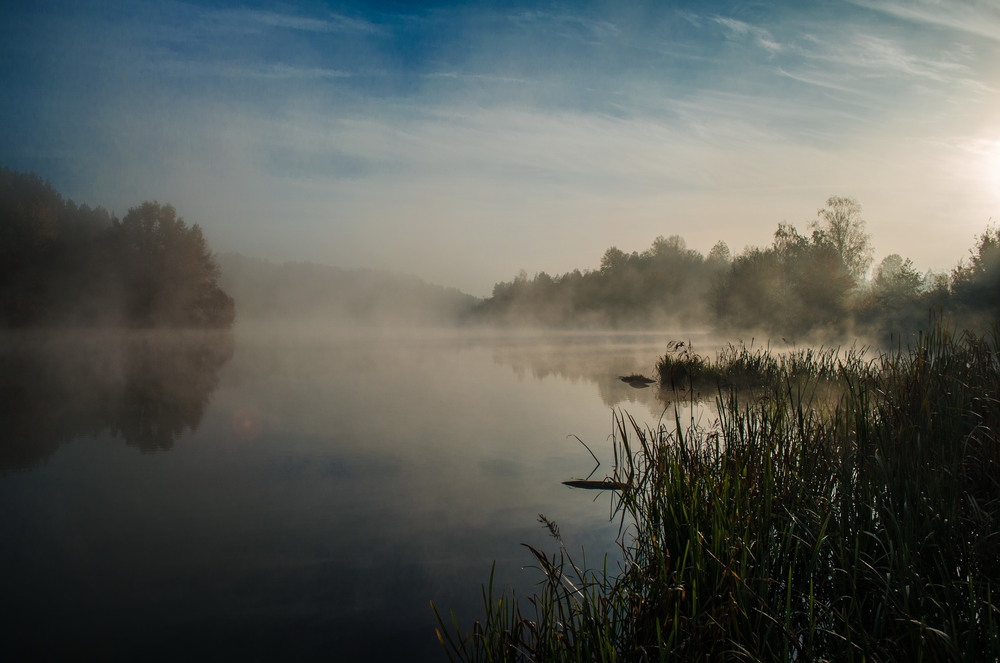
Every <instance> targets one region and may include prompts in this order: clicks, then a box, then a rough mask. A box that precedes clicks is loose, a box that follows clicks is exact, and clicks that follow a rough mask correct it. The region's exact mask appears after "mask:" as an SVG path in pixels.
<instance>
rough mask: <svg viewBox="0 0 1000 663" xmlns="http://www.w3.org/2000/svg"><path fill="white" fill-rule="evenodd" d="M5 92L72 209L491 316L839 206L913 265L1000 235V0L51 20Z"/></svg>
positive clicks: (419, 7) (25, 150)
mask: <svg viewBox="0 0 1000 663" xmlns="http://www.w3.org/2000/svg"><path fill="white" fill-rule="evenodd" d="M0 76H2V78H0V80H2V82H3V87H4V91H5V95H4V97H5V103H3V104H2V105H0V166H5V167H8V168H12V169H14V170H18V171H30V172H34V173H37V174H39V175H40V176H42V177H43V178H45V179H47V180H48V181H50V182H51V183H52V184H53V186H54V187H55V188H56V189H57V190H58V191H59V192H60V193H62V194H63V195H64V196H66V197H68V198H70V199H72V200H73V201H75V202H77V203H79V204H88V205H90V206H98V205H100V206H103V207H105V208H107V209H109V210H111V211H112V212H114V213H115V214H117V215H118V216H122V215H124V214H125V213H126V212H127V211H128V209H129V208H130V207H133V206H137V205H139V204H140V203H142V202H143V201H146V200H156V201H159V202H161V203H170V204H172V205H174V207H176V208H177V210H178V213H179V214H180V215H181V216H183V217H184V218H185V220H187V221H188V222H189V223H198V224H199V225H201V227H202V228H203V230H204V231H205V234H206V237H207V238H208V240H209V243H210V245H211V247H212V248H213V249H214V250H215V251H216V252H230V251H235V252H240V253H243V254H245V255H249V256H257V257H263V258H269V259H271V260H276V261H285V260H294V261H312V262H319V263H324V264H330V265H336V266H340V267H344V268H373V269H388V270H392V271H396V272H401V273H407V274H415V275H417V276H419V277H421V278H423V279H425V280H427V281H429V282H432V283H438V284H441V285H446V286H453V287H457V288H460V289H462V290H464V291H466V292H469V293H471V294H475V295H479V296H487V295H489V294H490V292H491V291H492V288H493V285H494V284H495V283H496V282H498V281H509V280H510V279H512V278H513V277H514V276H515V275H516V274H517V273H518V272H519V270H522V269H523V270H525V271H526V272H527V273H528V274H529V275H533V274H535V273H537V272H540V271H546V272H548V273H549V274H552V275H555V274H560V273H564V272H567V271H570V270H572V269H575V268H580V269H593V268H597V267H598V266H599V264H600V259H601V256H602V255H603V253H604V251H605V250H606V249H607V248H608V247H610V246H617V247H618V248H620V249H622V250H623V251H626V252H631V251H640V252H641V251H643V250H645V249H646V248H648V247H649V246H650V245H651V244H652V242H653V240H654V239H655V238H656V237H657V236H659V235H662V236H667V237H669V236H671V235H680V236H681V237H683V238H684V239H685V240H686V242H687V245H688V247H689V248H692V249H696V250H698V251H701V252H702V253H706V254H707V253H708V251H709V250H710V249H711V248H712V246H713V245H714V244H715V243H716V242H717V241H719V240H723V241H725V242H726V243H727V244H728V245H729V247H730V248H731V250H732V251H733V252H734V253H739V252H740V251H742V250H743V249H744V248H745V247H747V246H764V245H768V244H770V242H771V239H772V235H773V233H774V230H775V229H776V227H777V225H778V223H783V222H786V223H792V224H794V225H795V226H796V227H797V228H799V230H800V231H803V232H804V231H807V230H808V226H809V223H810V222H811V221H813V220H815V219H816V212H817V211H818V210H819V209H820V208H821V207H823V206H824V204H825V201H826V200H827V199H828V198H829V197H831V196H849V197H853V198H855V199H857V200H858V201H859V202H860V203H861V205H862V207H863V210H864V214H863V216H864V219H865V220H866V222H867V229H868V231H869V232H870V233H871V236H872V242H873V244H874V247H875V257H876V261H878V260H880V259H881V258H882V257H884V256H885V255H887V254H889V253H899V254H901V255H902V256H904V257H907V258H910V259H912V260H913V262H914V265H915V267H916V268H917V269H919V270H927V269H933V270H935V271H945V270H949V269H951V268H952V267H954V266H955V265H956V264H957V263H958V261H959V260H961V259H962V258H965V257H967V256H968V252H969V249H970V248H971V247H972V246H973V245H974V243H975V238H976V236H977V235H978V234H979V233H982V232H983V231H984V230H986V228H987V227H988V225H989V224H990V223H991V219H992V220H993V221H992V222H993V223H996V222H997V221H998V220H1000V2H997V1H996V0H912V1H905V2H904V1H903V0H899V1H894V0H889V1H886V2H879V1H877V0H854V1H846V0H823V1H816V0H798V1H794V2H791V1H790V2H780V1H775V2H750V1H748V2H713V1H703V2H670V1H661V2H623V1H619V2H587V1H586V0H581V1H576V2H517V1H516V0H515V1H511V2H433V3H420V2H284V3H276V2H265V3H253V2H229V1H211V2H210V1H204V0H193V1H190V2H175V1H173V0H152V1H147V0H130V1H125V0H117V1H115V2H111V1H100V0H94V1H88V0H64V1H56V0H31V1H28V2H6V3H3V7H2V9H0Z"/></svg>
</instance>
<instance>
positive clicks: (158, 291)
mask: <svg viewBox="0 0 1000 663" xmlns="http://www.w3.org/2000/svg"><path fill="white" fill-rule="evenodd" d="M111 232H112V238H113V243H114V247H115V251H116V253H117V254H118V256H119V264H120V268H121V270H122V275H123V281H124V283H126V284H127V290H126V301H125V305H126V312H127V317H128V319H129V320H130V321H132V322H133V323H134V324H137V325H139V326H160V325H171V326H194V327H227V326H229V325H231V324H232V321H233V314H234V308H233V301H232V299H231V298H230V297H229V296H228V295H226V294H225V293H224V292H223V291H222V290H221V289H220V288H219V286H218V278H219V267H218V265H217V264H216V262H215V259H214V257H213V256H212V254H211V252H210V251H209V249H208V245H207V243H206V242H205V238H204V236H203V235H202V232H201V228H200V227H199V226H198V224H194V225H193V226H191V227H188V226H187V224H185V223H184V220H183V219H181V218H178V217H177V212H176V210H174V208H173V207H172V206H170V205H160V204H159V203H156V202H146V203H143V204H142V205H140V206H139V207H133V208H132V209H130V210H129V211H128V214H126V215H125V218H123V219H122V220H121V222H114V223H113V224H112V231H111Z"/></svg>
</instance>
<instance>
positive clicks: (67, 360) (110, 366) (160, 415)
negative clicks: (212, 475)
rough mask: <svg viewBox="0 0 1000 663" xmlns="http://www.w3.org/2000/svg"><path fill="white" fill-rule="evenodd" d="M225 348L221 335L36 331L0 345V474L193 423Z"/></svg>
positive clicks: (162, 438) (148, 448) (158, 440)
mask: <svg viewBox="0 0 1000 663" xmlns="http://www.w3.org/2000/svg"><path fill="white" fill-rule="evenodd" d="M232 352H233V339H232V335H231V334H230V333H228V332H197V333H190V334H179V333H176V332H175V333H171V334H160V333H157V332H146V333H128V334H103V335H97V334H88V333H85V334H69V333H46V334H34V335H23V334H20V335H15V336H7V337H4V338H3V342H2V344H0V431H3V432H2V434H0V439H2V441H0V471H3V470H11V469H24V468H28V467H32V466H34V465H36V464H38V463H39V462H41V461H43V460H45V459H46V458H48V457H49V456H51V455H52V454H53V453H54V452H55V450H56V449H57V448H58V447H59V445H60V444H63V443H65V442H68V441H70V440H72V439H74V438H78V437H96V436H97V435H99V434H102V433H110V434H112V435H114V436H117V437H120V438H122V439H124V441H125V442H126V444H129V445H131V446H135V447H138V448H139V449H140V450H141V451H143V452H154V451H159V450H165V449H169V448H170V447H171V446H173V443H174V441H175V440H177V439H178V438H179V437H180V436H181V435H182V434H184V433H185V431H194V430H195V429H197V428H198V426H199V425H200V424H201V419H202V416H203V414H204V411H205V407H206V406H207V405H208V402H209V400H210V398H211V395H212V392H213V391H214V390H215V387H216V384H217V382H218V374H219V370H220V369H221V368H222V366H223V365H224V364H225V363H226V362H227V361H228V360H229V358H230V357H231V356H232Z"/></svg>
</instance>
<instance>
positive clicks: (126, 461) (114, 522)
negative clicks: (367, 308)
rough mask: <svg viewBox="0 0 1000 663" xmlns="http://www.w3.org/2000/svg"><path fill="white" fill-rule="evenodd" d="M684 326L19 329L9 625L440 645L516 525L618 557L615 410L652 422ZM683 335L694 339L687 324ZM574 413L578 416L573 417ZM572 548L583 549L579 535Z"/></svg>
mask: <svg viewBox="0 0 1000 663" xmlns="http://www.w3.org/2000/svg"><path fill="white" fill-rule="evenodd" d="M690 337H691V335H690V334H687V333H684V334H681V333H668V332H665V333H658V334H611V333H607V334H603V333H562V334H542V333H537V334H533V333H528V332H524V333H507V334H504V333H491V332H486V331H439V332H428V331H422V332H414V333H403V332H391V331H372V330H367V331H366V330H359V331H353V332H343V331H340V332H331V331H328V330H320V329H312V330H294V331H293V330H290V329H278V328H272V329H269V330H268V329H257V330H238V331H237V332H235V333H233V334H221V335H220V334H191V335H177V334H168V333H164V334H128V335H116V336H113V337H111V336H100V335H96V334H90V333H84V334H77V335H69V334H45V335H41V336H31V337H28V336H17V335H14V336H7V337H5V338H4V343H3V348H2V352H0V394H2V398H3V400H2V405H0V409H2V421H0V426H2V430H3V431H4V433H3V436H2V437H3V442H2V443H0V531H2V532H3V539H2V543H0V563H2V564H3V569H4V574H3V575H4V580H3V587H2V589H3V592H2V593H3V597H4V602H3V603H4V607H3V608H2V610H3V614H2V615H0V617H2V619H3V622H2V623H3V624H4V627H3V628H4V638H5V640H6V641H7V643H8V647H7V648H8V650H9V651H13V652H14V653H15V654H16V655H17V657H18V658H24V657H29V658H30V657H52V658H56V659H74V660H78V659H87V658H96V659H101V660H157V659H159V660H180V659H185V660H191V659H219V658H239V659H241V660H328V661H345V660H368V661H371V660H408V661H420V660H444V659H445V657H444V652H443V650H441V649H440V647H439V645H438V643H437V641H436V638H435V635H434V628H435V625H436V622H435V619H434V616H433V613H432V611H431V608H430V602H431V601H434V603H435V604H436V605H437V606H438V607H439V608H440V609H442V610H444V611H448V610H450V609H453V610H455V612H456V614H457V616H458V620H459V623H460V624H462V625H463V626H465V627H471V624H472V621H473V620H474V619H475V618H476V617H477V616H478V615H479V614H480V612H481V600H482V599H481V587H482V585H483V584H484V583H485V582H486V581H487V580H488V577H489V574H490V569H491V565H492V564H493V563H494V562H495V563H496V578H497V583H498V584H501V585H502V584H509V583H512V584H514V585H515V586H516V587H517V588H518V589H519V590H520V591H522V592H524V591H528V590H530V589H531V588H532V585H533V584H534V583H535V582H536V581H537V580H538V575H537V573H536V572H535V571H534V570H533V569H532V568H530V565H531V564H532V558H531V556H530V553H529V552H528V551H527V549H525V548H524V547H522V546H521V545H520V544H521V543H528V544H531V545H533V546H535V547H537V548H540V549H542V550H546V551H549V552H552V551H555V550H556V549H557V544H556V543H555V541H554V540H553V539H552V538H551V537H550V536H549V534H548V531H547V530H546V529H545V528H544V527H543V526H542V525H541V524H540V523H539V522H538V514H539V513H543V514H545V515H546V516H547V517H548V518H550V519H552V520H554V521H555V522H556V523H557V524H558V525H559V527H560V529H561V531H562V535H563V538H564V540H565V541H566V544H567V546H568V548H569V550H570V551H571V552H573V553H577V554H578V553H579V550H580V548H581V547H584V548H585V549H586V551H587V561H588V562H590V563H592V564H600V562H601V559H602V557H603V555H604V554H605V553H608V554H610V555H611V566H612V567H613V566H614V561H615V559H616V558H615V547H614V540H615V536H616V534H617V532H618V526H617V523H612V522H610V521H609V515H610V496H609V495H607V494H603V493H599V492H594V491H586V490H579V489H573V488H568V487H566V486H564V485H562V482H563V481H566V480H569V479H576V478H586V477H587V476H588V475H589V474H590V473H591V472H592V470H594V466H595V463H594V459H593V458H592V457H591V455H590V453H588V451H587V449H586V448H584V446H583V445H582V444H581V442H580V440H582V441H583V442H585V443H586V444H587V446H589V447H590V448H591V449H592V450H593V451H594V453H595V454H597V455H598V457H599V458H600V459H601V460H602V463H603V464H602V465H601V467H599V468H597V471H596V472H595V473H594V476H593V478H603V477H604V476H606V475H608V474H610V472H611V469H612V468H611V458H610V445H609V444H608V443H607V440H608V436H609V435H610V433H611V413H612V409H613V408H622V409H624V410H626V411H628V412H629V413H631V414H632V415H633V416H635V417H636V419H638V420H639V421H640V422H648V423H651V424H655V423H656V421H657V420H658V418H659V417H660V416H661V415H662V414H663V412H664V410H665V408H666V409H667V415H666V418H667V419H668V420H672V418H673V405H667V404H665V403H664V401H663V396H662V395H659V394H658V392H657V390H656V389H655V388H652V389H635V388H633V387H630V386H629V385H627V384H624V383H623V382H621V381H620V380H618V379H617V376H619V375H626V374H629V373H633V372H641V373H645V374H647V375H652V371H653V366H654V364H655V361H656V359H657V357H658V356H660V355H662V354H663V352H664V351H665V348H666V344H667V342H668V341H670V340H672V339H679V338H684V339H690ZM696 343H697V341H696ZM577 437H578V438H579V440H578V439H577ZM578 561H579V560H578Z"/></svg>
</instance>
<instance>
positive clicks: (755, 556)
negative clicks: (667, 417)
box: [438, 324, 1000, 661]
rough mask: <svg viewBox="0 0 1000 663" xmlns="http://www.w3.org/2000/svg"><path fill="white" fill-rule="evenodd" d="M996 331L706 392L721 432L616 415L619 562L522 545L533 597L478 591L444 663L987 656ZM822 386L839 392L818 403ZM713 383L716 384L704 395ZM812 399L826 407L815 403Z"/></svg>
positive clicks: (995, 507) (997, 527)
mask: <svg viewBox="0 0 1000 663" xmlns="http://www.w3.org/2000/svg"><path fill="white" fill-rule="evenodd" d="M998 341H1000V334H998V333H997V331H996V330H994V331H993V332H991V333H988V334H985V335H974V334H971V333H963V334H957V335H956V334H953V333H951V332H950V331H948V330H947V329H946V328H945V327H944V326H943V325H940V324H939V325H937V326H936V327H935V329H934V330H933V331H932V332H930V333H928V334H926V335H924V336H922V337H920V339H919V340H918V341H917V342H916V343H915V344H914V346H913V347H911V348H907V349H905V350H903V349H897V350H894V351H891V352H886V353H884V354H882V355H881V356H880V357H878V358H876V359H872V360H867V361H861V360H859V359H858V356H857V355H853V356H850V357H848V358H846V359H844V358H838V359H835V358H833V357H832V356H831V355H829V354H826V353H818V354H813V355H804V356H802V357H800V358H798V359H796V360H795V362H789V361H785V362H784V363H782V362H781V361H778V362H777V363H776V364H772V363H771V361H772V359H770V358H768V357H766V356H748V357H747V358H748V359H753V360H754V361H756V362H758V363H759V364H761V365H766V366H768V367H769V368H768V369H767V370H768V372H767V373H766V375H767V376H768V377H767V380H766V382H765V383H764V384H763V385H761V386H763V387H765V388H767V389H768V390H769V392H770V393H769V394H768V397H767V398H761V397H754V398H752V399H743V398H742V397H741V394H740V391H739V390H738V389H736V388H735V387H719V388H718V392H717V397H716V398H717V405H718V411H719V413H720V416H719V420H718V422H717V424H716V425H714V426H712V427H710V428H708V429H701V428H688V429H685V428H684V427H683V426H682V425H681V422H680V417H679V416H678V417H675V421H674V422H673V423H672V425H670V426H666V425H660V426H659V427H657V428H650V427H647V426H643V425H640V424H639V423H638V422H637V421H635V420H634V419H633V418H632V417H631V416H630V415H628V414H627V413H624V412H618V413H617V414H616V417H615V431H614V435H613V436H612V442H611V443H612V448H613V454H614V458H615V466H614V469H613V475H612V476H611V477H609V478H610V479H611V480H612V481H615V482H617V483H619V484H621V485H622V486H625V488H624V489H622V490H620V491H616V492H615V493H613V495H614V497H613V500H614V512H613V513H614V516H613V517H614V518H616V519H619V520H620V523H621V529H620V537H619V545H620V547H621V550H622V561H621V562H620V564H618V565H617V568H616V569H613V570H609V569H608V568H607V567H606V563H605V565H603V566H601V567H598V568H588V567H587V566H586V565H585V564H580V565H578V564H577V563H576V562H575V560H574V558H573V556H572V555H571V554H570V552H569V550H568V547H567V546H566V545H565V544H564V543H563V541H562V536H561V533H560V532H559V530H558V527H557V526H556V525H555V524H554V523H552V522H551V521H549V520H548V519H545V518H544V517H543V522H544V523H545V524H546V526H548V527H549V529H550V531H551V532H552V534H553V537H554V539H555V541H556V542H557V543H558V546H557V550H556V551H555V552H552V553H545V552H542V551H540V550H537V549H535V548H530V549H529V553H530V554H531V556H532V557H533V558H534V561H535V563H536V566H537V569H538V573H539V577H540V580H539V584H538V586H537V587H536V588H535V591H534V592H533V593H531V594H530V595H524V596H520V595H518V594H516V593H515V592H514V591H513V590H512V589H509V588H508V589H506V590H503V591H499V592H498V591H496V589H495V588H494V587H493V583H492V578H491V582H490V584H489V585H488V586H487V587H486V588H484V605H485V611H486V612H485V618H484V620H482V621H481V622H476V624H474V626H473V628H472V630H471V632H470V631H466V630H463V629H461V628H460V627H459V625H458V624H456V623H455V622H454V620H452V621H451V622H450V623H446V622H445V620H444V619H443V618H442V616H441V615H440V614H439V615H438V619H439V629H438V636H439V638H440V640H441V642H442V644H443V645H444V647H445V650H446V651H447V653H448V655H449V656H450V658H451V659H452V660H459V661H656V660H668V659H671V660H738V661H826V660H830V661H891V660H906V661H922V660H923V661H941V660H947V661H962V660H964V661H983V660H998V659H1000V628H998V623H1000V611H998V607H997V605H996V602H995V598H994V594H995V593H996V592H997V591H998V590H1000V520H998V519H1000V435H998V432H1000V401H998V395H1000V354H998V349H1000V343H998ZM832 379H836V380H837V384H838V385H839V391H838V392H837V394H836V395H835V396H832V397H831V395H830V394H829V392H828V391H826V390H820V389H817V385H818V384H819V383H821V382H823V381H827V380H832ZM719 383H720V384H721V380H720V382H719ZM820 392H822V395H821V396H820V395H818V394H819V393H820Z"/></svg>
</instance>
